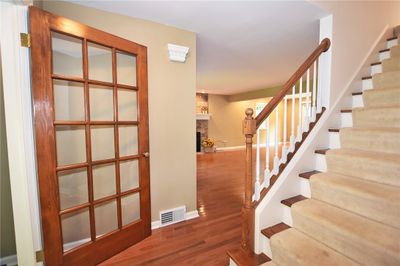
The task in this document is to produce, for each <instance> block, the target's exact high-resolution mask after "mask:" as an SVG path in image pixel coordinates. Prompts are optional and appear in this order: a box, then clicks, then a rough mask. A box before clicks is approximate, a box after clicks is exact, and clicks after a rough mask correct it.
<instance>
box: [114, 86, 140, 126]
mask: <svg viewBox="0 0 400 266" xmlns="http://www.w3.org/2000/svg"><path fill="white" fill-rule="evenodd" d="M118 120H119V121H137V92H136V91H134V90H123V89H118Z"/></svg>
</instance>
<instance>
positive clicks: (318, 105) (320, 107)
mask: <svg viewBox="0 0 400 266" xmlns="http://www.w3.org/2000/svg"><path fill="white" fill-rule="evenodd" d="M317 69H318V70H317V80H318V82H317V113H321V111H322V95H321V91H322V90H321V81H320V79H319V58H318V65H317Z"/></svg>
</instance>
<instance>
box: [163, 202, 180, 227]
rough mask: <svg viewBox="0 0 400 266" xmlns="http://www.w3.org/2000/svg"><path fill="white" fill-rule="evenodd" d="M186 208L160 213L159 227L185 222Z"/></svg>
mask: <svg viewBox="0 0 400 266" xmlns="http://www.w3.org/2000/svg"><path fill="white" fill-rule="evenodd" d="M185 214H186V207H185V206H182V207H178V208H174V209H170V210H165V211H162V212H160V221H161V226H165V225H169V224H174V223H177V222H181V221H184V220H185Z"/></svg>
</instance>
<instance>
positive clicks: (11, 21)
mask: <svg viewBox="0 0 400 266" xmlns="http://www.w3.org/2000/svg"><path fill="white" fill-rule="evenodd" d="M31 4H32V1H29V0H15V1H14V2H0V6H1V8H0V13H1V14H0V20H1V23H0V25H1V27H2V28H1V31H0V32H1V33H0V37H1V38H0V42H1V55H2V56H1V60H2V62H1V64H2V66H7V67H2V73H3V75H2V76H3V94H4V111H5V118H6V131H7V146H8V159H9V169H10V171H9V172H10V185H11V196H12V207H13V216H14V231H15V242H16V249H17V256H15V257H12V258H11V259H13V260H16V259H17V258H18V264H20V265H41V264H42V263H36V254H35V253H36V251H38V250H41V249H42V242H41V227H40V216H39V207H38V206H39V203H38V195H37V175H36V158H35V146H34V139H33V125H32V98H31V85H30V82H31V76H30V60H29V48H26V47H21V45H20V32H28V5H31ZM11 147H12V148H11Z"/></svg>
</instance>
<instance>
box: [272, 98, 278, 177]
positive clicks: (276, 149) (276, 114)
mask: <svg viewBox="0 0 400 266" xmlns="http://www.w3.org/2000/svg"><path fill="white" fill-rule="evenodd" d="M278 131H279V105H277V106H276V108H275V156H274V170H273V171H272V172H273V174H274V175H276V174H277V173H278V172H279V157H278V151H279V141H278V138H279V137H278V135H279V134H278Z"/></svg>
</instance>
